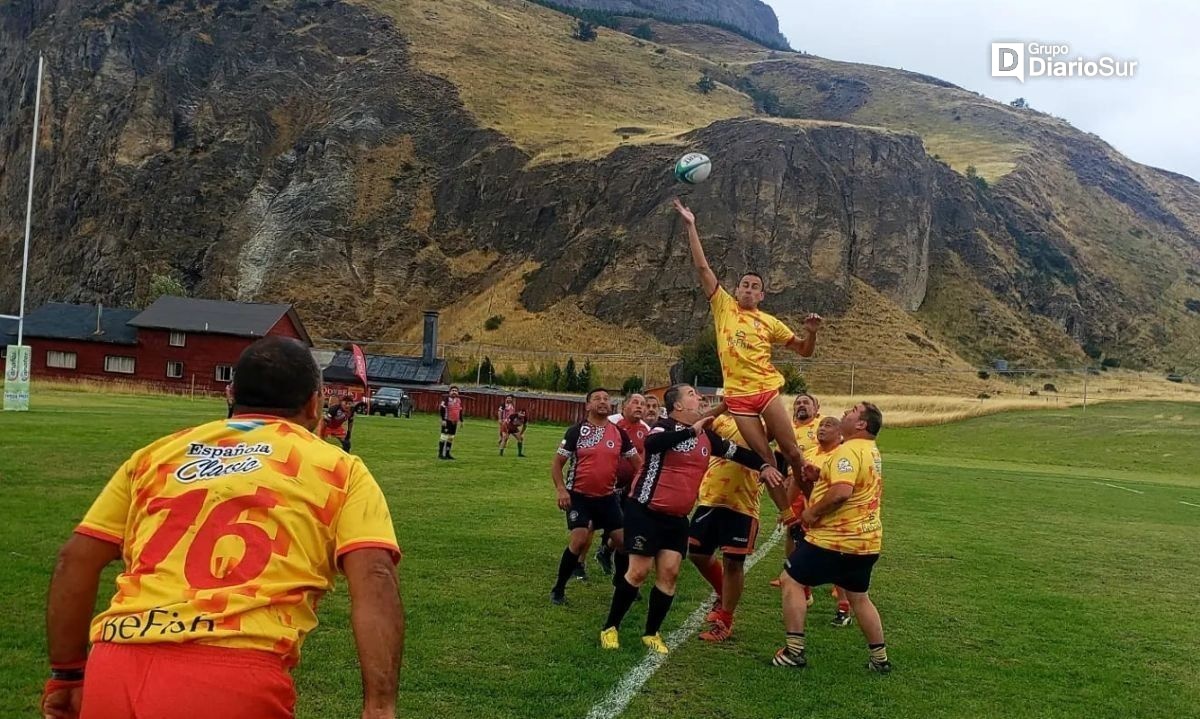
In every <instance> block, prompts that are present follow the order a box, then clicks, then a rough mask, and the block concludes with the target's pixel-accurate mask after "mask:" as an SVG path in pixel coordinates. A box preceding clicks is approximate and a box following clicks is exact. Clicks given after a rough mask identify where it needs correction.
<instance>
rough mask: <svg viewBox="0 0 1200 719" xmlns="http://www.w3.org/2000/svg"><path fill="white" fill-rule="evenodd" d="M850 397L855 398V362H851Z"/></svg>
mask: <svg viewBox="0 0 1200 719" xmlns="http://www.w3.org/2000/svg"><path fill="white" fill-rule="evenodd" d="M850 399H851V401H853V400H854V363H853V362H851V363H850Z"/></svg>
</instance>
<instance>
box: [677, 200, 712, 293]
mask: <svg viewBox="0 0 1200 719" xmlns="http://www.w3.org/2000/svg"><path fill="white" fill-rule="evenodd" d="M675 211H676V212H678V213H679V217H680V219H682V220H683V226H684V227H685V228H686V229H687V234H688V246H689V247H690V248H691V250H692V266H693V267H695V268H696V274H697V275H698V276H699V277H700V287H701V288H702V289H703V290H704V296H705V297H712V296H713V293H715V292H716V291H717V287H718V286H719V284H718V282H717V276H716V275H715V274H714V273H713V271H712V268H711V267H709V266H708V259H707V258H705V257H704V246H703V245H701V244H700V233H699V232H698V231H697V230H696V216H695V215H694V214H692V211H691V210H689V209H688V208H687V207H685V206H684V204H683V203H682V202H680V201H679V199H678V198H676V199H675Z"/></svg>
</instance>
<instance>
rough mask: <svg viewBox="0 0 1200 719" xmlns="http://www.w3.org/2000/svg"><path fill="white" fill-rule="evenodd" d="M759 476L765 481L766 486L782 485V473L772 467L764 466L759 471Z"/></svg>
mask: <svg viewBox="0 0 1200 719" xmlns="http://www.w3.org/2000/svg"><path fill="white" fill-rule="evenodd" d="M759 477H761V478H762V480H763V481H764V482H766V483H767V486H768V487H782V486H783V475H782V474H781V473H780V472H779V470H778V469H775V468H774V467H771V466H767V467H764V468H763V470H762V472H759Z"/></svg>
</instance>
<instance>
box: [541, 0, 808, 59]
mask: <svg viewBox="0 0 1200 719" xmlns="http://www.w3.org/2000/svg"><path fill="white" fill-rule="evenodd" d="M553 2H554V4H556V5H561V6H565V7H573V8H585V9H590V10H604V11H606V12H612V13H628V14H630V15H651V16H654V17H659V18H666V19H670V20H675V21H681V22H693V23H704V22H715V23H719V24H721V25H725V26H727V27H730V28H736V29H737V30H738V31H740V32H741V33H743V34H745V35H747V36H748V37H751V38H753V39H756V40H759V41H761V42H763V43H765V44H767V45H771V46H777V47H782V48H786V47H788V41H787V38H786V37H784V36H783V33H781V32H780V31H779V18H778V17H776V16H775V11H774V10H772V9H771V6H770V5H767V4H766V3H765V2H762V0H553Z"/></svg>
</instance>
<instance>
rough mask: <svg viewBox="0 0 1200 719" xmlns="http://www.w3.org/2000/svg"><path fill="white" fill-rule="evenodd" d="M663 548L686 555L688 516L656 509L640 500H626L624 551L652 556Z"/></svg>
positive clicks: (642, 555)
mask: <svg viewBox="0 0 1200 719" xmlns="http://www.w3.org/2000/svg"><path fill="white" fill-rule="evenodd" d="M663 550H670V551H672V552H679V553H680V554H682V555H684V556H687V550H688V518H687V517H676V516H673V515H670V514H663V513H662V512H656V511H654V510H653V509H649V508H648V507H646V505H644V504H641V503H639V502H634V501H628V502H626V503H625V551H626V552H627V553H629V554H636V555H638V556H641V557H653V556H654V555H656V554H658V553H659V552H661V551H663Z"/></svg>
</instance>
